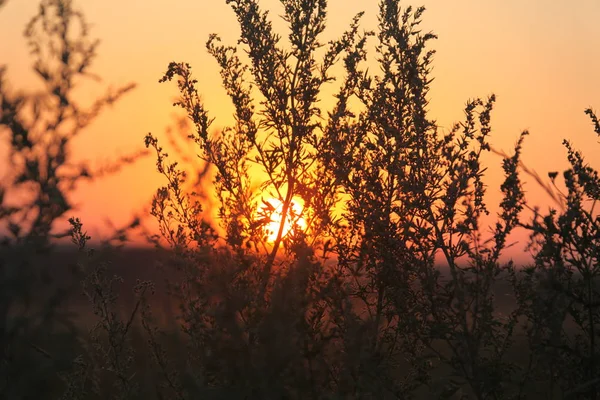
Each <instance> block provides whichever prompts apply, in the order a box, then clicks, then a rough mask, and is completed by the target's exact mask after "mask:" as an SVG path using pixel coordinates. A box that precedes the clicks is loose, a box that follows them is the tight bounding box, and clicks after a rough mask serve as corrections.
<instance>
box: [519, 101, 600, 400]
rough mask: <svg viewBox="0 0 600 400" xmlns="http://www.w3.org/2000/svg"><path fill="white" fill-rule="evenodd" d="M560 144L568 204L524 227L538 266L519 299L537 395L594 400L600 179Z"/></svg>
mask: <svg viewBox="0 0 600 400" xmlns="http://www.w3.org/2000/svg"><path fill="white" fill-rule="evenodd" d="M586 114H588V115H589V116H590V118H591V120H592V123H593V125H594V129H595V132H596V134H598V135H600V129H599V126H598V120H597V118H596V116H595V114H594V113H593V111H592V110H591V109H588V110H586ZM563 144H564V145H565V147H566V149H567V158H568V160H569V164H570V168H569V169H567V170H566V171H564V172H563V178H564V183H565V186H566V193H564V194H562V197H563V198H564V204H563V207H562V209H561V210H560V211H558V210H556V209H550V210H549V212H547V213H545V214H544V213H542V212H540V211H539V210H536V213H535V215H534V218H533V219H532V221H531V222H530V223H528V224H525V225H526V227H527V228H528V229H529V230H530V231H531V243H530V246H531V249H532V250H533V252H534V264H533V265H532V266H531V267H529V268H527V269H525V270H524V272H523V275H524V276H525V278H524V279H523V281H522V284H521V285H519V289H520V291H519V292H518V300H519V301H520V303H521V304H522V307H523V309H524V312H525V315H526V316H527V319H526V322H525V327H526V329H527V335H528V338H529V342H530V346H531V351H532V352H531V356H530V369H531V370H532V371H534V372H535V374H534V376H535V382H536V383H537V384H538V390H539V391H540V392H541V393H544V394H545V395H546V396H547V397H549V396H552V395H556V394H559V395H562V396H564V397H571V398H586V399H597V398H598V395H599V389H598V385H599V381H598V363H599V362H600V355H599V350H598V343H597V337H598V329H599V328H600V326H599V322H600V308H599V307H600V301H599V300H598V299H599V298H600V297H599V296H600V292H599V289H598V288H599V287H598V274H599V273H600V269H599V260H598V254H599V253H598V250H599V248H600V247H599V246H600V243H599V242H598V239H599V237H600V236H599V235H598V232H599V229H600V225H599V220H598V212H597V210H596V209H595V206H596V203H597V201H598V200H599V195H600V179H599V178H598V172H597V171H596V170H595V169H594V168H592V167H591V166H590V165H588V164H587V163H586V162H585V160H584V158H583V155H582V154H581V153H580V152H579V151H576V150H575V149H573V147H572V145H571V144H570V142H568V141H567V140H565V141H564V142H563ZM555 177H556V174H554V178H553V177H552V176H551V179H553V180H554V179H555Z"/></svg>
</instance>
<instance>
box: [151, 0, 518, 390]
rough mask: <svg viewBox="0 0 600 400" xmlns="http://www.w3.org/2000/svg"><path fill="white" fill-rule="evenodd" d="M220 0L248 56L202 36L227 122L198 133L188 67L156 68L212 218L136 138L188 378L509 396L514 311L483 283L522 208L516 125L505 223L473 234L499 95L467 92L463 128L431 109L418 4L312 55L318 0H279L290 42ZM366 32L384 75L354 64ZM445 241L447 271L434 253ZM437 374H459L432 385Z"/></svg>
mask: <svg viewBox="0 0 600 400" xmlns="http://www.w3.org/2000/svg"><path fill="white" fill-rule="evenodd" d="M227 3H228V4H230V5H231V7H232V9H233V11H234V12H235V14H236V16H237V18H238V22H239V24H240V27H241V39H240V43H241V44H243V45H244V46H245V50H246V55H247V57H248V62H249V64H247V65H246V64H244V62H243V61H242V59H241V58H240V57H239V56H238V55H237V49H236V48H235V47H227V46H223V45H221V44H220V39H219V38H218V36H216V35H212V36H211V37H210V39H209V41H208V43H207V49H208V51H209V52H210V53H211V54H212V55H213V56H214V57H215V59H216V60H217V62H218V64H219V66H220V67H221V77H222V80H223V85H224V87H225V89H226V90H227V93H228V94H229V96H230V97H231V99H232V102H233V104H234V106H235V114H234V117H235V124H234V125H233V126H232V127H228V128H225V129H223V130H222V131H221V132H219V133H218V134H217V133H211V132H210V131H209V130H210V126H211V123H212V120H211V118H210V117H209V114H208V111H207V110H206V109H205V107H204V104H203V102H202V101H201V99H200V96H199V94H198V91H197V89H196V86H195V85H196V83H197V81H196V80H195V79H194V78H193V76H192V75H191V67H190V66H189V65H188V64H186V63H171V64H170V65H169V68H168V70H167V72H166V74H165V76H164V77H163V78H162V79H161V81H167V80H169V81H170V80H172V79H174V78H177V79H178V87H179V90H180V92H181V98H180V100H179V101H177V102H176V103H175V105H176V106H180V107H182V108H183V109H184V110H185V111H186V112H187V115H188V117H189V119H190V121H191V122H192V126H193V128H194V129H193V133H192V134H191V135H190V137H191V138H192V139H194V141H195V142H196V143H197V144H198V147H199V157H200V158H201V159H202V160H204V161H205V162H207V163H209V164H210V165H212V166H213V167H214V170H215V174H216V175H215V180H214V184H215V190H216V194H217V197H218V199H219V201H220V204H221V206H220V209H219V223H220V224H221V227H222V229H221V230H219V229H217V228H216V227H211V225H210V224H209V221H210V217H208V216H206V215H205V214H204V213H203V209H202V206H201V203H200V202H199V201H198V199H197V197H195V196H194V195H193V194H192V195H191V196H190V195H188V194H187V193H185V191H184V190H183V186H184V184H185V182H186V172H185V171H183V170H181V169H179V167H178V165H177V163H176V162H175V163H171V164H169V163H167V161H166V160H167V154H166V153H165V152H164V151H163V149H162V148H161V147H160V146H159V145H158V142H157V139H156V138H155V137H154V136H152V135H148V136H147V137H146V145H147V146H149V147H152V148H154V149H155V151H156V153H157V157H158V162H157V166H158V170H159V172H160V173H162V174H163V175H165V177H166V178H167V181H168V185H167V186H165V187H163V188H161V189H159V191H158V192H157V195H156V196H155V198H154V202H153V208H152V214H153V215H154V216H155V217H156V218H157V219H158V221H159V223H160V227H161V232H162V235H163V237H164V238H165V239H166V240H167V241H168V242H169V244H170V245H171V247H172V248H173V249H174V250H175V260H174V261H173V262H174V263H175V264H176V265H177V266H178V267H179V268H180V270H183V271H184V279H183V281H182V282H181V283H180V286H179V288H178V291H177V293H178V294H179V295H180V300H181V302H182V319H183V322H184V325H183V326H184V332H185V333H186V334H187V335H188V336H189V343H190V346H191V347H192V349H193V351H191V352H190V354H191V357H192V360H193V361H192V365H193V366H194V367H195V373H196V374H197V379H196V381H197V382H199V383H198V385H199V386H200V387H202V386H209V387H210V386H214V387H217V388H219V390H221V391H224V392H223V393H229V394H230V395H234V396H239V397H251V398H282V397H285V398H306V397H312V398H329V397H330V396H334V397H335V396H341V397H344V398H386V397H390V396H391V397H398V398H401V397H406V396H412V395H415V394H416V393H418V392H421V393H422V392H423V390H425V391H428V393H429V396H434V397H444V396H446V397H448V396H450V395H452V394H454V393H456V392H457V391H458V390H459V389H464V390H468V391H469V392H470V394H471V395H472V396H474V397H476V398H481V399H483V398H489V397H490V396H495V397H498V396H502V395H504V394H505V393H507V391H510V390H516V389H515V387H514V386H515V385H513V384H512V382H511V377H512V373H513V371H512V369H511V368H512V365H510V363H508V362H505V360H504V357H505V355H506V351H507V348H508V347H509V345H510V343H511V338H512V335H513V328H514V326H515V324H516V321H517V313H516V312H515V313H513V314H512V315H511V316H510V318H508V319H505V318H503V317H501V316H500V315H499V314H498V312H497V304H496V301H495V300H494V296H493V293H492V291H491V288H492V286H493V285H494V284H495V283H496V281H497V280H499V276H500V274H501V273H502V272H503V271H510V270H511V266H510V265H509V266H502V265H500V263H499V256H500V253H501V251H502V250H503V249H504V248H505V247H506V238H507V236H508V234H509V233H510V232H511V230H512V229H513V228H514V227H515V226H516V225H517V223H518V215H519V213H520V211H521V209H522V208H523V204H524V200H523V194H522V190H521V184H520V181H519V177H518V174H517V166H518V164H519V156H520V149H521V143H522V137H521V139H520V140H519V142H518V144H517V146H516V148H515V155H514V156H511V157H507V158H506V159H505V161H504V170H505V173H506V180H505V182H504V183H503V185H502V191H503V193H504V196H505V197H504V200H503V202H502V203H501V204H500V209H501V213H500V215H499V219H498V223H497V224H496V226H495V228H494V230H493V234H492V237H491V238H490V239H486V238H483V237H482V234H481V229H482V227H481V226H480V222H479V219H480V216H481V215H482V214H483V213H487V209H486V206H485V204H484V202H483V198H484V194H485V188H484V185H483V180H482V178H483V173H484V168H483V167H482V166H481V164H480V156H481V154H482V152H484V151H489V150H490V147H489V144H488V141H487V140H488V135H489V133H490V130H491V128H490V113H491V110H492V104H493V102H494V97H493V96H492V97H491V98H490V99H489V101H487V102H485V103H484V102H483V101H481V100H475V101H472V102H469V103H468V104H467V107H466V110H465V113H466V121H465V122H464V123H462V124H457V125H456V126H455V127H454V129H452V131H451V132H449V133H447V134H443V135H442V134H441V133H440V132H439V131H438V128H437V127H436V125H435V123H434V121H432V120H430V119H429V118H428V117H427V104H428V99H427V95H428V88H429V83H430V82H431V78H430V77H429V72H430V63H431V59H432V55H433V52H431V51H428V50H427V48H426V45H427V42H428V41H429V40H431V39H433V38H435V36H434V35H433V34H429V33H422V32H421V31H420V30H419V24H420V21H421V16H422V13H423V11H424V9H423V8H419V9H416V10H413V9H412V8H411V7H407V8H406V9H405V10H402V9H400V7H399V4H398V3H399V2H398V1H391V0H389V1H381V2H380V14H379V28H378V31H377V32H376V33H371V32H365V33H363V34H359V33H358V26H359V20H360V17H361V15H360V14H359V15H357V16H356V17H355V18H354V20H353V21H352V23H351V26H350V29H349V30H348V31H347V32H346V33H345V34H344V35H343V36H342V38H340V39H339V40H335V41H332V42H330V43H329V45H328V46H327V47H326V48H325V50H324V52H322V53H323V54H322V61H321V62H320V63H319V62H317V57H318V54H319V49H320V48H321V47H323V45H322V44H321V43H320V42H319V37H320V34H321V33H322V32H323V30H324V28H325V16H326V3H325V2H324V1H308V0H306V1H292V0H290V1H283V2H282V3H283V6H284V15H283V18H284V20H285V21H286V22H287V23H288V25H289V28H290V34H289V36H288V40H289V47H288V48H285V47H283V46H282V45H281V44H280V41H281V38H280V37H279V36H278V35H277V34H275V33H274V32H273V30H272V26H271V23H270V21H269V19H268V13H267V12H264V11H262V10H260V8H259V6H258V3H257V2H256V1H252V0H246V1H241V0H240V1H227ZM371 36H376V39H377V41H378V45H377V47H376V52H377V60H378V63H379V66H380V68H381V74H380V75H372V74H370V73H369V72H368V71H366V70H363V69H362V66H361V65H362V62H363V61H364V60H366V59H367V56H368V53H367V47H366V44H367V40H368V38H369V37H371ZM340 57H342V58H343V64H344V67H345V72H346V73H345V76H344V78H343V81H342V82H341V85H340V89H339V92H338V93H337V95H336V98H337V103H336V104H335V106H334V109H333V110H332V111H331V112H328V113H327V114H325V111H324V110H322V108H321V107H319V105H318V99H319V94H320V90H321V87H322V85H323V84H325V83H328V82H330V81H333V80H334V78H333V77H332V76H330V75H329V71H330V69H331V67H332V66H333V65H334V64H336V63H337V62H338V61H339V59H340ZM255 97H257V98H258V100H254V98H255ZM477 114H479V117H477ZM477 122H479V126H478V124H477ZM523 135H525V133H524V134H523ZM261 194H262V195H263V196H265V197H267V196H268V197H269V198H270V197H272V198H275V199H277V200H279V201H280V202H281V204H282V207H281V215H282V217H281V219H280V221H278V223H279V226H278V229H277V230H276V232H275V234H276V235H275V237H274V239H273V240H272V242H271V241H270V240H269V235H268V233H266V232H265V226H266V225H267V224H268V223H269V222H270V219H271V218H272V214H273V212H274V211H275V207H274V206H273V205H272V204H271V203H270V199H269V198H265V197H262V198H260V196H261ZM295 198H301V199H302V200H303V202H304V207H303V209H302V210H294V209H293V201H294V199H295ZM261 206H262V207H261ZM336 207H339V208H337V209H336ZM340 208H341V209H342V210H341V212H340ZM288 218H289V220H291V221H292V225H293V228H292V229H290V230H289V231H288V232H286V227H285V224H286V221H288ZM301 220H302V221H305V222H306V226H305V227H304V228H302V229H301V227H300V221H301ZM282 245H283V250H284V252H283V253H282V254H281V255H280V252H279V250H280V247H281V246H282ZM319 253H321V255H318V254H319ZM438 254H442V256H443V257H444V259H445V261H446V263H447V265H448V271H449V276H442V274H441V272H440V269H439V268H437V267H436V265H435V261H436V256H437V255H438ZM446 275H447V274H446ZM444 368H445V369H446V370H447V369H448V368H450V370H451V371H452V372H451V373H449V372H446V373H445V374H444V375H443V376H442V378H441V379H437V380H435V381H433V380H432V378H433V374H434V373H435V374H436V376H437V378H439V376H440V374H439V371H440V370H444ZM452 377H456V379H451V378H452ZM427 388H428V389H427ZM198 390H200V389H198Z"/></svg>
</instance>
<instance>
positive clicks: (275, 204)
mask: <svg viewBox="0 0 600 400" xmlns="http://www.w3.org/2000/svg"><path fill="white" fill-rule="evenodd" d="M264 203H265V205H267V206H266V207H265V206H263V212H266V213H267V214H268V213H269V212H270V215H269V219H270V222H268V223H267V224H266V225H265V228H264V229H265V232H266V233H267V240H268V241H269V242H274V241H275V240H276V239H277V233H278V232H279V225H280V224H281V217H282V215H281V213H282V210H283V203H282V202H281V201H279V200H277V199H275V198H272V199H269V200H266V201H264ZM303 203H304V202H303V201H302V199H293V200H292V202H291V204H290V206H291V207H290V210H288V215H287V218H286V221H285V224H284V226H283V232H282V237H285V236H287V235H288V234H289V233H290V231H291V230H292V228H293V227H294V224H295V225H296V227H298V228H300V229H305V228H306V221H305V220H304V218H302V216H301V215H302V211H303V209H304V207H303V205H304V204H303ZM271 210H272V211H271Z"/></svg>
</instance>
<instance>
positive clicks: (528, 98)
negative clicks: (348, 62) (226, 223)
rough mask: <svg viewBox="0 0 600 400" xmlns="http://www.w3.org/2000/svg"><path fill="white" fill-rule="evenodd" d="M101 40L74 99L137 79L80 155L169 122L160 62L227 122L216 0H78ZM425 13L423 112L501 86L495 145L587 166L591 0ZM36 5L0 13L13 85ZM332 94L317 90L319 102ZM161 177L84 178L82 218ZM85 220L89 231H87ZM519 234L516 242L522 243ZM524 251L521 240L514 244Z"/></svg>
mask: <svg viewBox="0 0 600 400" xmlns="http://www.w3.org/2000/svg"><path fill="white" fill-rule="evenodd" d="M377 3H378V2H377V1H375V0H330V1H329V14H328V22H329V23H328V29H327V31H326V36H325V37H324V40H329V39H333V38H335V37H337V36H339V35H340V34H342V33H343V31H344V30H345V29H346V28H347V26H348V24H349V22H350V21H351V19H352V17H353V16H354V15H355V14H356V13H357V12H359V11H365V12H366V14H365V17H364V19H363V25H362V26H363V27H364V28H365V29H375V28H376V14H377ZM75 4H76V5H77V6H78V7H80V8H81V9H82V10H83V12H84V14H85V16H86V17H87V19H88V21H89V22H90V23H91V24H92V31H91V34H92V36H93V37H97V38H99V39H101V45H100V47H99V51H98V58H97V59H96V62H95V64H94V67H93V70H94V72H96V73H98V74H99V75H100V76H102V77H103V79H104V81H103V82H102V84H90V85H87V86H85V92H84V93H81V99H82V101H84V102H85V101H86V100H88V101H89V100H90V99H91V98H92V95H94V94H99V93H101V92H102V89H103V88H104V87H105V86H106V85H113V86H118V85H123V84H126V83H129V82H135V83H137V85H138V87H137V88H136V89H135V90H134V91H133V92H131V93H130V94H128V95H127V96H126V97H124V98H123V99H122V100H121V102H119V103H118V104H117V105H116V106H115V107H114V108H112V109H109V110H107V112H105V113H104V114H103V115H102V117H101V118H100V119H98V120H97V121H96V123H95V124H94V125H93V126H92V127H91V128H90V129H89V130H88V132H86V133H85V134H84V135H82V136H81V138H80V139H78V141H77V142H76V143H75V151H74V152H75V153H76V154H77V155H78V157H80V158H89V159H92V160H100V161H102V160H109V159H112V158H114V157H115V156H118V155H121V154H126V153H127V152H129V151H131V150H136V149H140V148H141V147H142V146H143V137H144V135H145V134H146V133H148V132H152V133H154V134H155V135H157V136H158V137H159V138H161V137H164V131H165V128H166V127H167V125H169V124H171V123H172V122H173V119H172V115H173V114H174V112H175V109H173V107H172V106H171V103H172V100H173V98H174V96H175V95H176V88H175V85H174V84H159V83H158V79H159V78H160V77H161V76H162V74H163V73H164V71H165V70H166V67H167V65H168V63H169V62H170V61H186V62H189V63H190V64H191V65H192V67H193V70H194V71H195V74H196V77H197V78H198V80H199V86H198V87H199V89H200V92H201V94H202V96H203V98H204V100H205V104H206V106H207V108H208V109H209V111H210V112H211V114H212V116H214V117H216V122H215V125H214V127H215V128H218V127H219V126H223V125H226V124H228V123H229V122H230V121H231V112H232V107H231V105H230V103H229V100H228V98H227V97H226V94H225V92H224V90H223V89H222V88H221V86H220V80H219V79H220V78H219V74H218V69H217V65H216V62H215V61H214V60H213V59H212V58H211V57H210V56H209V55H208V54H207V52H206V50H205V47H204V44H205V42H206V40H207V38H208V35H209V34H210V33H218V34H219V35H220V36H221V37H222V39H223V41H224V43H226V44H235V43H236V40H237V38H238V34H239V30H238V27H237V24H236V20H235V16H234V14H233V12H232V11H231V9H230V7H229V6H227V5H226V4H225V0H177V1H168V0H102V1H97V0H79V1H75ZM260 4H261V5H262V7H264V8H265V9H268V10H271V17H272V18H273V21H274V24H275V28H276V30H277V31H278V32H279V33H280V34H282V35H285V34H286V31H285V23H284V22H283V21H282V20H281V19H280V18H279V15H280V14H281V6H280V4H279V2H278V1H275V0H263V1H261V2H260ZM402 4H404V5H408V4H412V5H415V6H418V5H424V6H425V7H426V8H427V11H426V13H425V16H424V24H423V27H424V29H425V30H432V31H433V32H434V33H436V34H437V35H438V36H439V39H438V40H436V41H434V42H432V47H433V48H434V49H435V50H436V51H437V54H436V56H435V59H434V69H433V77H434V78H435V81H434V82H433V83H432V90H431V92H430V99H431V116H432V117H433V118H435V119H436V120H437V121H438V123H439V125H440V126H441V127H443V128H449V127H450V126H451V125H452V123H453V122H455V121H459V120H461V119H462V116H463V114H462V109H463V107H464V104H465V102H466V101H467V100H468V99H469V98H473V97H487V96H488V95H489V94H491V93H495V94H496V96H497V103H496V107H495V110H494V112H493V114H492V127H493V132H492V144H493V146H494V147H496V148H498V149H500V150H504V151H511V148H512V146H513V144H514V142H515V141H516V139H517V137H518V135H519V133H520V132H521V131H522V130H524V129H528V130H529V131H530V133H531V135H530V136H529V137H527V138H526V141H525V146H524V151H523V160H524V161H525V163H526V164H527V165H528V166H529V167H530V168H533V169H535V170H536V171H538V172H539V173H540V175H542V176H546V173H547V172H548V171H554V170H559V171H560V170H562V169H564V168H565V167H566V165H567V164H566V151H565V149H564V147H563V146H562V144H561V142H562V140H563V139H564V138H567V139H569V140H570V141H572V142H573V143H574V145H575V147H576V148H578V149H581V150H583V152H584V154H585V156H586V158H587V160H588V161H590V162H591V164H592V165H593V166H595V167H600V163H598V162H596V160H597V159H598V158H599V157H598V156H600V145H599V144H598V143H597V142H598V138H597V137H596V136H595V134H594V132H593V129H592V126H591V123H590V120H589V118H588V117H587V116H586V115H584V113H583V110H584V109H585V108H587V107H592V108H594V109H595V110H598V111H600V1H598V0H578V1H576V2H571V1H565V0H550V1H548V0H527V1H523V0H484V1H482V0H455V1H448V0H429V1H427V0H425V1H424V0H422V1H421V2H418V3H413V2H406V1H405V2H403V3H402ZM37 5H38V1H36V0H8V3H7V5H5V6H4V7H3V8H2V9H0V65H2V64H6V65H7V66H8V81H9V82H10V84H11V87H12V88H13V89H32V88H35V87H36V83H37V81H36V79H37V78H35V76H34V75H33V73H32V72H31V69H30V65H31V59H30V58H29V55H28V50H27V47H26V45H25V40H24V39H23V36H22V32H23V29H24V27H25V25H26V23H27V22H28V21H29V19H30V18H31V17H32V16H33V15H34V14H35V12H36V9H37ZM327 101H329V100H328V99H324V102H325V103H324V104H327V103H326V102H327ZM486 161H487V165H488V166H489V167H490V170H489V172H488V174H487V180H486V182H487V184H488V185H489V187H490V189H489V190H490V196H489V201H490V202H491V203H492V204H494V203H497V202H498V201H499V197H498V193H499V185H500V176H501V175H500V162H501V160H500V158H499V157H498V156H494V155H491V156H488V157H486ZM525 180H526V181H528V182H530V184H528V185H527V186H526V189H527V191H528V200H529V202H530V203H532V204H539V205H544V204H547V198H546V197H545V196H544V195H543V194H542V193H541V191H540V190H539V188H538V187H536V185H535V183H533V182H532V179H530V178H527V177H525ZM162 183H163V181H162V180H161V178H160V176H159V175H158V173H157V172H155V168H154V159H153V158H151V157H149V158H147V159H145V160H142V161H140V162H138V163H137V164H136V165H134V166H132V167H128V168H126V169H125V170H124V171H123V172H122V173H120V174H119V175H118V176H114V177H111V178H108V179H104V180H102V181H99V182H97V183H94V184H85V185H82V186H81V188H80V190H79V191H78V192H77V193H76V196H75V198H74V200H75V204H76V205H77V207H78V209H77V210H76V212H75V213H76V214H77V215H79V216H80V217H81V218H82V220H83V221H84V223H86V224H87V225H88V226H90V227H91V226H94V227H95V228H94V229H100V230H101V229H102V226H103V224H104V222H103V221H104V219H105V218H107V217H108V218H110V219H111V220H112V221H113V222H114V223H116V224H119V223H122V222H124V221H126V220H127V218H128V217H129V216H131V214H132V213H133V212H134V211H136V210H138V209H140V208H141V207H142V206H143V205H144V204H147V203H148V202H149V200H150V199H151V196H152V194H153V192H154V191H155V189H156V188H157V187H158V186H159V185H161V184H162ZM94 229H91V228H90V230H91V231H92V233H93V232H94ZM522 243H523V244H524V242H522ZM518 247H519V249H522V247H523V246H522V245H519V246H518Z"/></svg>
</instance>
